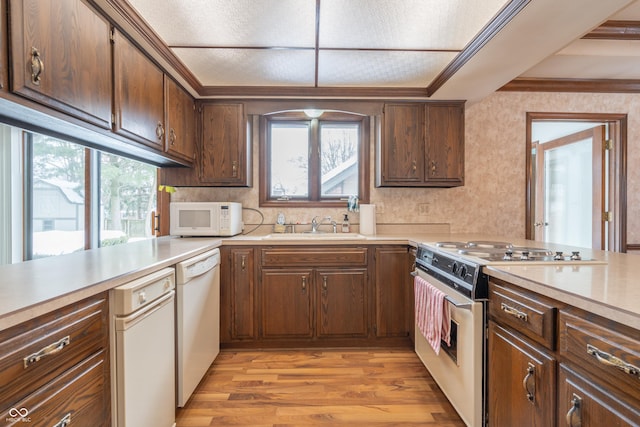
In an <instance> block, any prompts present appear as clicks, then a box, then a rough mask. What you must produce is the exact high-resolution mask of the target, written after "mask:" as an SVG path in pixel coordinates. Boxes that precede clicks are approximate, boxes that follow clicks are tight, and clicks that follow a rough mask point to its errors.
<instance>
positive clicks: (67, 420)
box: [53, 412, 71, 427]
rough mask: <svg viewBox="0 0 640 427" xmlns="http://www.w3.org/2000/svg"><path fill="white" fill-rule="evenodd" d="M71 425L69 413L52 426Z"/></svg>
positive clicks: (65, 426)
mask: <svg viewBox="0 0 640 427" xmlns="http://www.w3.org/2000/svg"><path fill="white" fill-rule="evenodd" d="M70 424H71V412H69V413H68V414H67V415H65V416H64V417H62V419H61V420H60V421H58V422H57V423H56V424H54V425H53V427H67V426H68V425H70Z"/></svg>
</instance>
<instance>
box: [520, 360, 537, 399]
mask: <svg viewBox="0 0 640 427" xmlns="http://www.w3.org/2000/svg"><path fill="white" fill-rule="evenodd" d="M535 373H536V367H535V366H534V365H533V364H532V363H529V366H528V367H527V375H525V377H524V379H523V380H522V387H524V391H526V392H527V400H528V401H529V402H531V403H534V400H535V397H536V376H535Z"/></svg>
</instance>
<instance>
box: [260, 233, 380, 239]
mask: <svg viewBox="0 0 640 427" xmlns="http://www.w3.org/2000/svg"><path fill="white" fill-rule="evenodd" d="M366 238H367V236H364V235H362V234H358V233H272V234H267V235H266V236H263V237H262V239H263V240H351V239H366Z"/></svg>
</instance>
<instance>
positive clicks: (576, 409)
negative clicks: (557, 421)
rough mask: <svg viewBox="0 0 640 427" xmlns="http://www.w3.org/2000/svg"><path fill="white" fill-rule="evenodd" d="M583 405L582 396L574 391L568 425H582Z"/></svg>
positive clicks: (570, 426)
mask: <svg viewBox="0 0 640 427" xmlns="http://www.w3.org/2000/svg"><path fill="white" fill-rule="evenodd" d="M581 406H582V398H581V397H580V396H578V395H577V394H575V393H573V398H572V399H571V408H569V412H567V426H569V427H580V426H582V415H581V414H580V407H581Z"/></svg>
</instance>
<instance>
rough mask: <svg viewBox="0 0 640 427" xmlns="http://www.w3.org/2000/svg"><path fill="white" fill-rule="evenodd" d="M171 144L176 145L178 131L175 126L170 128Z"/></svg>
mask: <svg viewBox="0 0 640 427" xmlns="http://www.w3.org/2000/svg"><path fill="white" fill-rule="evenodd" d="M169 144H170V145H175V144H176V131H175V129H174V128H171V129H170V130H169Z"/></svg>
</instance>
